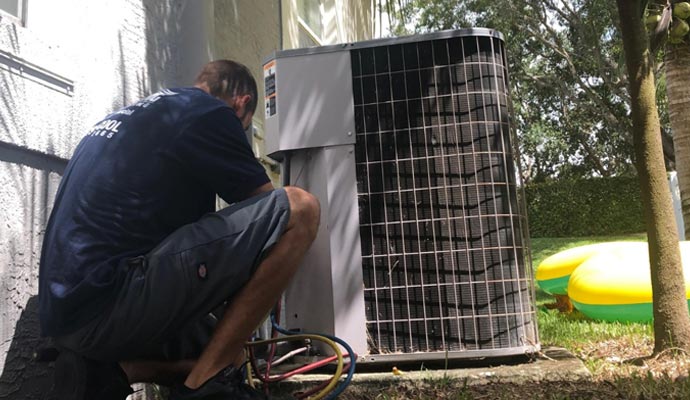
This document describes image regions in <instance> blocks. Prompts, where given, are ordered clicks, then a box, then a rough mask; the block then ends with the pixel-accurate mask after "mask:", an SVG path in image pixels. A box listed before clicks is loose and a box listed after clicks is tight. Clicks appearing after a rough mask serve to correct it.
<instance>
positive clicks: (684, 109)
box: [664, 42, 690, 239]
mask: <svg viewBox="0 0 690 400" xmlns="http://www.w3.org/2000/svg"><path fill="white" fill-rule="evenodd" d="M664 64H665V65H666V93H667V95H668V114H669V119H670V120H671V132H672V133H673V146H674V148H675V153H676V171H677V172H678V186H680V198H681V204H682V207H683V220H684V221H685V237H686V238H688V239H690V45H688V43H686V42H684V43H683V44H681V45H674V44H669V45H667V46H666V55H665V57H664Z"/></svg>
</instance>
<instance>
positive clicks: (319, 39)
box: [296, 0, 324, 46]
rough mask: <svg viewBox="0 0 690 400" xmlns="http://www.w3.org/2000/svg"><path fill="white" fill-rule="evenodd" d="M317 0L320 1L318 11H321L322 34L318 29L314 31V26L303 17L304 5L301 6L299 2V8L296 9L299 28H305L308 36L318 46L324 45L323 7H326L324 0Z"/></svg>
mask: <svg viewBox="0 0 690 400" xmlns="http://www.w3.org/2000/svg"><path fill="white" fill-rule="evenodd" d="M301 1H304V0H301ZM317 1H318V5H319V8H318V11H319V24H320V25H321V26H320V31H321V35H319V34H317V33H316V31H314V28H312V27H311V26H310V25H309V23H308V22H307V21H306V20H305V19H304V18H303V17H304V16H303V15H302V13H301V11H302V7H300V5H299V4H298V5H297V10H296V11H297V12H296V15H297V25H298V27H299V29H301V30H303V31H304V33H306V34H307V36H308V37H309V38H310V39H311V40H312V41H313V42H314V43H315V44H316V45H317V46H323V30H324V26H323V7H324V5H323V0H317Z"/></svg>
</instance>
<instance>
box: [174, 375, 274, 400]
mask: <svg viewBox="0 0 690 400" xmlns="http://www.w3.org/2000/svg"><path fill="white" fill-rule="evenodd" d="M253 399H261V400H268V397H267V396H266V395H265V394H263V393H262V392H261V391H259V390H257V389H254V388H252V387H251V386H249V385H247V384H246V383H244V376H243V374H242V372H241V371H240V370H238V369H237V368H234V367H227V368H225V369H224V370H222V371H220V372H219V373H218V374H216V376H214V377H213V378H211V379H209V380H207V381H206V382H205V383H204V384H203V385H201V386H199V387H198V388H197V389H190V388H188V387H186V386H184V385H178V386H175V387H173V388H172V389H171V390H170V400H253Z"/></svg>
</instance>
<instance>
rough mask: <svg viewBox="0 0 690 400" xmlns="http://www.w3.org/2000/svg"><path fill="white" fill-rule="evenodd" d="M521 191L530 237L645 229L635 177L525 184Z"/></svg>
mask: <svg viewBox="0 0 690 400" xmlns="http://www.w3.org/2000/svg"><path fill="white" fill-rule="evenodd" d="M525 195H526V198H527V215H528V218H529V227H530V236H532V237H569V236H597V235H618V234H625V233H635V232H642V231H644V230H645V226H644V216H643V208H642V200H641V198H640V188H639V184H638V180H637V178H636V177H614V178H594V179H581V180H561V181H554V182H548V183H537V184H529V185H527V186H526V187H525Z"/></svg>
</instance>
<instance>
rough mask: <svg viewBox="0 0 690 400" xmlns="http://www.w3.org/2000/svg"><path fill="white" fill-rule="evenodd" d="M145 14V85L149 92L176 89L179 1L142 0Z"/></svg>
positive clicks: (178, 62)
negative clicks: (146, 74) (173, 87)
mask: <svg viewBox="0 0 690 400" xmlns="http://www.w3.org/2000/svg"><path fill="white" fill-rule="evenodd" d="M143 4H144V12H145V15H146V67H147V70H148V71H147V72H148V81H147V82H145V83H144V85H145V86H146V87H148V89H149V90H150V91H152V92H155V91H158V90H160V89H162V88H164V87H168V86H177V85H179V83H178V82H177V81H178V70H179V68H180V60H181V58H182V57H184V55H183V54H180V49H179V42H180V31H181V26H180V25H181V21H180V20H181V14H182V10H183V7H184V4H183V2H182V1H181V0H164V1H161V0H144V2H143Z"/></svg>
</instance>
